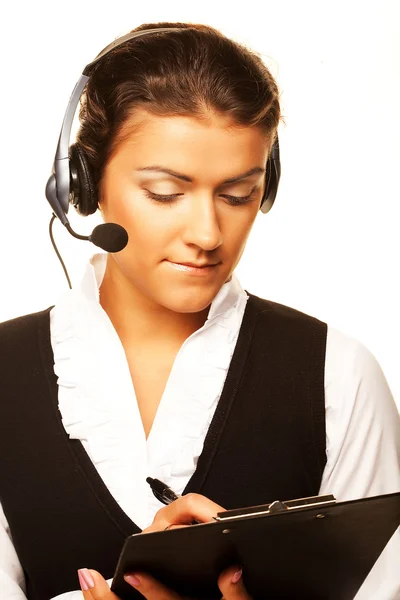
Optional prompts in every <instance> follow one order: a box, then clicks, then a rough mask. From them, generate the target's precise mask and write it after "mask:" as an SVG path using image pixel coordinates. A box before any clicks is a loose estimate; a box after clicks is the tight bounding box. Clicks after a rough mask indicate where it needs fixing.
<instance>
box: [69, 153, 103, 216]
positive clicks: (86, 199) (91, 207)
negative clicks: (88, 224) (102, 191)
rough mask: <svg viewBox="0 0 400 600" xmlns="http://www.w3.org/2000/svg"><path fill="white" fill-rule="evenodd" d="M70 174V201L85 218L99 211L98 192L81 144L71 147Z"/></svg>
mask: <svg viewBox="0 0 400 600" xmlns="http://www.w3.org/2000/svg"><path fill="white" fill-rule="evenodd" d="M68 154H69V172H70V176H71V181H70V194H69V201H70V203H71V204H72V205H73V206H74V207H75V208H76V210H77V211H78V212H79V214H81V215H83V216H85V217H86V216H88V215H92V214H93V213H95V212H96V210H97V191H96V186H95V184H94V182H93V177H92V175H91V171H90V166H89V164H88V161H87V159H86V156H85V151H84V150H83V148H82V147H81V146H80V144H79V143H75V144H72V145H71V146H70V147H69V152H68Z"/></svg>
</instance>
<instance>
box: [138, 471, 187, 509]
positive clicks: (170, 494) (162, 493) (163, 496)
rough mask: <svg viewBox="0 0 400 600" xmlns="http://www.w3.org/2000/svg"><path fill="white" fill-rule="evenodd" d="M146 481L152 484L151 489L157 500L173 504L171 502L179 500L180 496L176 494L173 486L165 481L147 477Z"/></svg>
mask: <svg viewBox="0 0 400 600" xmlns="http://www.w3.org/2000/svg"><path fill="white" fill-rule="evenodd" d="M146 481H147V483H148V484H149V485H150V487H151V491H152V492H153V494H154V495H155V497H156V498H157V500H159V501H160V502H162V503H163V504H166V505H168V504H171V502H173V501H174V500H178V498H179V497H180V496H178V495H177V494H175V492H174V491H173V490H171V488H170V487H168V486H167V484H166V483H163V482H162V481H160V480H159V479H153V478H152V477H147V478H146Z"/></svg>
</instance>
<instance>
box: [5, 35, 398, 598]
mask: <svg viewBox="0 0 400 600" xmlns="http://www.w3.org/2000/svg"><path fill="white" fill-rule="evenodd" d="M154 27H170V28H180V29H181V30H180V31H178V32H176V31H171V32H167V34H165V33H160V34H156V35H153V34H151V35H147V36H143V37H141V38H137V39H135V40H133V41H132V42H127V43H126V44H125V45H123V46H120V47H118V48H116V49H115V51H114V52H113V53H110V54H108V55H107V56H106V57H105V59H104V61H101V62H99V64H98V66H97V68H96V69H95V71H94V72H93V74H92V75H91V77H90V80H89V83H88V86H87V90H86V95H85V97H84V99H83V103H82V108H81V113H80V118H81V128H80V131H79V133H78V136H77V144H76V145H74V146H73V148H72V149H71V157H72V159H74V160H76V161H80V160H82V158H83V160H84V164H85V168H87V169H88V170H89V171H90V173H91V175H90V180H91V185H90V189H89V191H88V190H86V192H88V194H89V196H90V198H89V201H88V202H86V204H85V206H84V207H83V204H82V203H81V201H78V203H77V208H78V210H80V211H81V212H82V213H83V214H90V213H91V212H94V211H95V210H96V209H97V208H99V209H100V211H101V213H102V216H103V218H104V221H106V222H113V223H118V224H120V225H122V226H123V227H124V228H125V229H126V230H127V232H128V235H129V243H128V245H127V246H126V247H125V248H124V249H123V250H122V251H120V252H118V253H115V254H109V255H106V254H97V255H95V256H94V257H93V258H92V260H91V261H90V264H89V265H88V266H87V269H86V272H85V274H84V277H83V280H82V282H81V285H80V286H79V287H77V288H76V289H73V290H72V291H71V292H69V293H68V294H66V295H65V296H64V297H63V298H61V300H60V301H59V302H57V304H56V306H55V307H54V308H52V309H51V310H50V309H47V310H45V311H43V312H41V313H35V314H34V315H28V316H25V317H21V318H19V319H14V320H12V321H9V322H7V323H4V324H2V326H1V329H0V339H1V343H2V346H1V352H2V357H4V360H3V361H2V363H3V364H2V367H1V368H2V372H1V380H2V390H4V398H5V401H3V402H2V409H1V410H2V413H1V415H0V417H1V418H0V423H2V424H3V427H2V432H1V439H2V441H3V449H2V450H3V452H2V453H1V456H2V457H3V458H2V466H1V468H2V474H3V475H2V484H1V485H2V490H1V501H2V506H3V511H4V514H3V516H2V524H3V528H2V530H1V535H2V545H3V550H2V557H3V558H2V566H1V567H2V581H3V588H4V591H2V598H4V599H5V600H7V599H11V598H13V599H16V598H18V599H24V598H28V599H29V600H31V599H34V600H37V599H38V600H43V599H46V600H47V599H48V598H56V597H57V598H63V599H64V600H65V599H67V598H68V599H70V600H72V599H73V598H79V597H81V593H82V592H81V591H76V590H77V587H78V586H77V583H78V578H77V575H76V570H77V569H79V568H80V567H82V566H85V565H86V566H87V567H89V568H91V569H96V570H95V571H94V570H88V569H86V568H85V569H81V570H80V572H79V582H80V584H81V589H82V591H83V595H84V597H85V598H86V599H87V600H91V599H95V600H97V599H100V598H101V599H103V600H105V599H106V600H111V599H114V600H115V598H116V596H115V595H114V594H113V593H112V592H111V591H110V590H109V587H108V584H107V583H106V581H105V579H103V576H104V577H105V578H106V579H109V578H110V577H112V574H113V569H114V567H115V564H116V561H117V558H118V554H119V551H120V549H121V547H122V543H123V541H124V539H125V537H126V536H127V535H129V534H130V533H135V532H139V531H141V530H145V531H152V530H157V529H165V528H166V527H169V526H171V525H177V524H182V523H187V522H188V521H190V520H191V519H193V518H195V519H198V520H201V521H208V520H210V519H211V518H212V516H213V515H214V514H215V512H218V510H221V507H224V508H234V507H237V506H243V505H254V504H260V503H265V502H268V501H272V500H275V499H277V498H280V499H288V498H296V497H302V496H306V495H315V494H318V493H320V494H323V493H333V494H334V495H335V496H336V498H337V499H338V500H345V499H350V498H357V497H362V496H372V495H377V494H382V493H390V492H394V491H397V490H399V489H400V469H399V447H398V440H399V436H398V432H399V421H398V413H397V410H396V407H395V405H394V402H393V399H392V397H391V394H390V391H389V389H388V386H387V384H386V381H385V379H384V376H383V374H382V372H381V370H380V368H379V366H378V365H377V363H376V361H375V359H374V358H373V357H372V356H371V354H370V353H369V352H368V351H367V350H366V349H365V348H364V347H363V346H361V345H360V344H359V343H357V342H355V341H354V340H351V339H349V338H347V337H346V336H344V335H343V334H341V333H339V332H337V331H335V330H333V329H331V328H328V327H327V326H326V325H325V324H324V323H322V322H320V321H318V320H317V319H314V318H312V317H310V316H308V315H304V314H302V313H299V312H298V311H295V310H294V309H291V308H288V307H284V306H281V305H278V304H275V303H273V302H270V301H267V300H263V299H260V298H257V297H256V296H253V295H252V294H248V293H246V291H245V290H243V289H242V288H241V286H240V284H239V282H238V280H237V278H236V276H235V274H234V270H235V267H236V265H237V264H238V262H239V260H240V257H241V255H242V253H243V250H244V247H245V244H246V241H247V238H248V235H249V234H250V231H251V228H252V225H253V223H254V220H255V218H256V216H257V214H258V210H259V208H260V206H261V203H262V200H263V195H264V189H265V186H266V173H265V170H266V164H267V160H268V156H269V154H270V151H271V148H272V146H273V143H274V141H275V138H276V132H277V127H278V123H279V119H280V108H279V95H278V90H277V86H276V83H275V81H274V80H273V78H272V77H271V75H270V73H269V72H268V70H267V69H266V67H265V66H264V65H263V64H262V62H261V60H260V59H259V58H258V57H257V56H256V55H255V54H252V53H251V52H250V51H249V50H247V49H245V48H243V47H241V46H240V45H238V44H236V43H234V42H233V41H231V40H229V39H226V38H225V37H224V36H223V35H221V34H220V33H219V32H218V31H216V30H215V29H212V28H210V27H206V26H200V25H195V26H194V25H189V24H182V23H158V24H156V25H154V24H146V25H142V26H141V27H139V28H138V30H142V29H143V30H144V29H151V28H154ZM21 415H23V417H22V418H21ZM396 444H397V447H396ZM271 456H274V457H277V456H278V457H279V461H278V462H277V461H276V460H274V461H272V460H270V457H271ZM383 464H384V469H383V468H382V465H383ZM147 476H151V477H157V478H159V479H161V480H163V481H165V483H167V484H168V485H170V486H171V487H172V488H173V489H174V490H175V491H176V492H177V493H179V494H182V493H184V494H185V497H183V498H180V499H179V500H177V501H176V502H174V503H173V504H171V505H170V506H168V507H164V508H161V507H162V505H161V504H160V503H159V502H158V501H157V500H156V499H155V498H154V497H153V495H152V493H151V490H150V489H149V486H148V484H147V483H146V477H147ZM28 494H29V496H28ZM393 565H394V561H393V551H392V553H390V555H388V556H386V557H384V562H383V563H382V567H381V569H387V571H386V573H387V574H386V576H385V586H386V588H387V589H386V591H384V594H383V595H380V596H379V598H380V599H382V600H383V599H384V598H394V597H395V594H396V593H397V592H396V590H397V591H398V589H399V588H398V582H397V581H396V577H395V575H394V572H395V570H394V569H393ZM382 572H383V571H379V572H377V574H376V575H375V579H373V578H372V579H371V580H370V582H368V581H367V582H366V583H367V584H368V585H369V587H368V588H366V591H365V594H366V595H365V596H364V597H368V598H372V597H376V598H378V596H377V595H375V596H374V594H375V592H376V590H377V589H378V586H379V585H380V583H381V582H380V578H381V576H382V575H381V574H382ZM127 580H128V581H129V582H130V583H131V585H133V586H134V587H136V588H137V589H138V590H139V591H140V592H141V593H142V595H143V596H144V597H146V598H151V599H152V600H153V599H156V598H157V599H159V598H177V596H176V594H173V593H172V592H170V591H168V590H166V589H165V588H163V586H161V584H159V583H158V582H156V581H154V580H152V579H151V578H150V577H149V576H147V575H146V574H143V573H139V574H131V576H130V578H128V579H127ZM219 586H220V589H221V594H223V596H224V598H226V599H229V600H230V599H233V598H241V599H243V598H249V596H248V594H247V592H246V590H245V588H244V586H243V583H242V577H241V569H240V565H232V567H231V568H230V569H228V570H227V571H226V572H224V573H222V574H221V577H220V580H219ZM381 587H382V586H381ZM381 591H382V590H381V589H380V592H379V593H381ZM267 594H268V590H266V595H267Z"/></svg>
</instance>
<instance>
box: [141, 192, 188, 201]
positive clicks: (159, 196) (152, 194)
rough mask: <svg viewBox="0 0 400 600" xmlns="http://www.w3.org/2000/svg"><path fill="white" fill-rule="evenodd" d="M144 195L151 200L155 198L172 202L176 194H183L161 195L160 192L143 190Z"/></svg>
mask: <svg viewBox="0 0 400 600" xmlns="http://www.w3.org/2000/svg"><path fill="white" fill-rule="evenodd" d="M144 192H145V194H146V196H147V197H148V198H151V200H157V202H166V203H167V202H173V200H175V198H176V197H177V196H182V195H183V194H170V195H168V196H163V195H161V194H154V193H153V192H150V190H146V189H145V190H144Z"/></svg>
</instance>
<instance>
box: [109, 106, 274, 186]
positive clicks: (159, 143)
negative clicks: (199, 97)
mask: <svg viewBox="0 0 400 600" xmlns="http://www.w3.org/2000/svg"><path fill="white" fill-rule="evenodd" d="M268 150H269V141H268V139H267V137H266V135H265V133H264V132H263V131H262V130H261V129H260V128H258V127H249V126H239V125H237V124H235V123H233V122H232V120H231V119H230V118H229V117H227V116H224V115H216V114H215V113H212V114H211V113H210V114H209V115H207V117H205V118H203V119H199V118H196V117H192V116H165V115H154V114H150V113H149V112H147V111H144V110H142V109H141V110H139V111H135V114H134V116H132V117H131V118H129V119H128V120H127V121H126V122H125V123H124V126H123V128H122V129H121V136H120V141H119V143H118V144H117V146H116V148H115V153H114V158H115V160H119V161H122V162H125V161H129V163H130V165H131V166H132V167H133V168H141V167H146V166H148V165H152V164H160V165H163V166H164V167H169V168H171V169H173V170H175V171H181V172H183V173H186V174H187V175H189V176H191V177H193V178H196V177H197V176H198V175H199V174H201V175H202V176H203V177H204V175H205V174H207V175H208V176H209V177H210V179H218V178H221V179H225V178H228V177H229V176H234V175H236V174H237V173H239V172H244V171H246V170H248V169H251V168H253V167H255V166H260V167H265V164H266V160H267V156H268Z"/></svg>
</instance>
